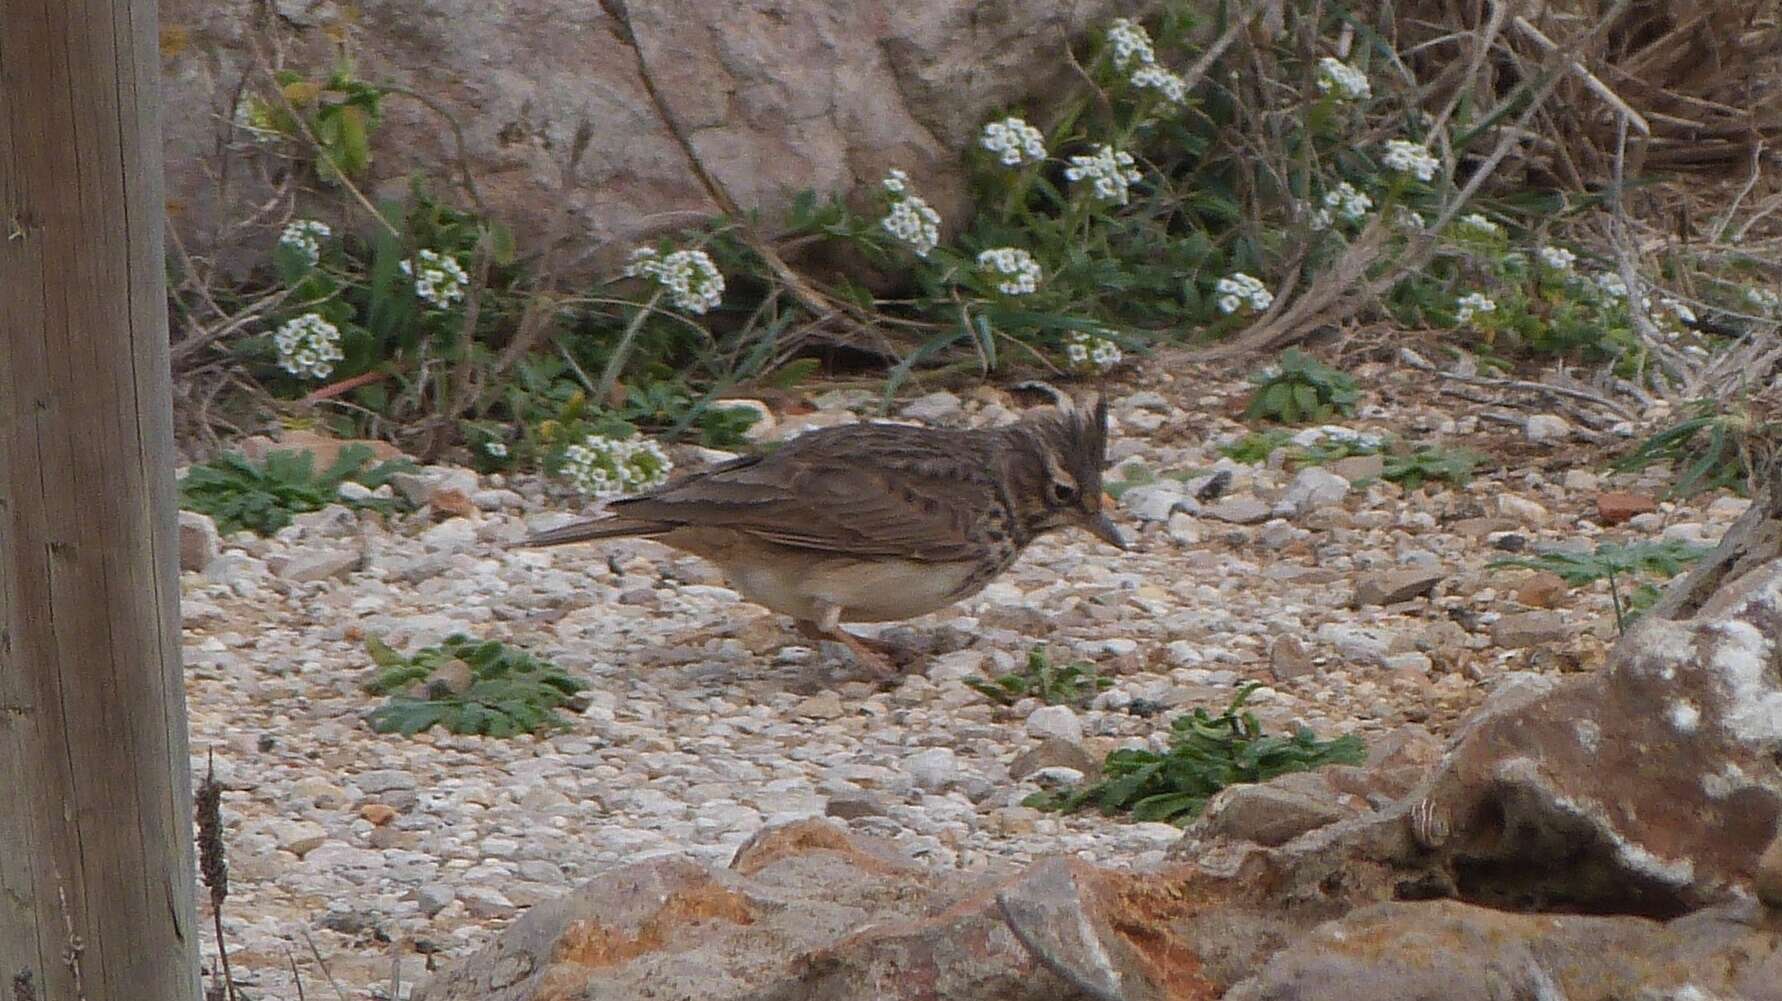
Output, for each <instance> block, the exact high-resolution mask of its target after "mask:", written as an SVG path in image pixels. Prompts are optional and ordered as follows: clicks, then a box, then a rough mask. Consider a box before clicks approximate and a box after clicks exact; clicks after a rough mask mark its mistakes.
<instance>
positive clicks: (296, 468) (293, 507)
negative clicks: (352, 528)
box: [179, 445, 414, 535]
mask: <svg viewBox="0 0 1782 1001" xmlns="http://www.w3.org/2000/svg"><path fill="white" fill-rule="evenodd" d="M371 458H372V451H371V449H370V448H368V447H366V446H364V445H348V446H346V447H345V448H342V449H341V450H340V454H339V456H337V457H336V458H335V460H334V462H333V463H332V464H331V465H329V466H328V468H326V469H324V470H322V471H321V472H319V473H318V472H316V471H315V454H314V453H312V452H308V451H279V452H271V453H269V454H268V455H267V456H266V459H265V461H264V462H262V463H261V464H259V465H255V464H254V463H252V462H249V461H248V460H247V458H246V457H245V456H243V455H241V454H240V453H238V452H226V453H224V454H222V455H219V456H217V457H216V458H214V459H211V460H210V461H209V462H205V463H202V464H200V465H196V466H193V467H192V468H191V469H190V470H189V471H187V473H186V475H185V477H184V478H183V479H181V480H180V481H179V497H180V507H182V508H185V509H186V510H188V511H197V512H199V513H201V514H207V515H210V516H211V518H212V519H214V520H215V521H216V523H217V529H218V531H221V532H237V531H240V530H242V529H244V528H245V529H247V530H249V531H252V532H257V533H259V534H260V535H271V534H272V533H274V532H276V531H278V530H279V529H281V528H284V527H285V526H286V525H289V524H290V523H291V518H292V516H293V515H298V514H302V513H304V512H306V511H319V510H321V509H322V508H324V507H326V506H327V505H329V504H341V503H351V504H353V505H355V506H358V507H371V508H378V509H384V510H388V509H389V508H391V507H392V506H393V505H394V501H384V500H376V499H367V500H359V501H352V502H348V501H345V500H343V499H342V498H341V496H340V485H341V484H342V483H345V482H347V481H349V480H350V481H352V482H354V483H358V484H361V485H362V486H365V487H368V488H370V489H373V490H375V489H377V488H378V487H380V486H383V485H384V484H385V483H388V482H389V481H390V478H391V477H392V476H394V475H396V474H397V473H400V472H405V471H408V470H411V469H413V468H414V464H413V463H411V462H409V461H408V460H406V459H390V460H388V461H385V462H381V463H378V464H377V465H376V466H373V467H371V468H369V469H367V468H365V466H366V464H367V463H368V462H370V461H371Z"/></svg>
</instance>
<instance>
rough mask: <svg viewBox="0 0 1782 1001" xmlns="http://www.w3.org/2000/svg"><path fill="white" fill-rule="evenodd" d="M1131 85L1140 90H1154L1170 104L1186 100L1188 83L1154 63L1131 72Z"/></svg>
mask: <svg viewBox="0 0 1782 1001" xmlns="http://www.w3.org/2000/svg"><path fill="white" fill-rule="evenodd" d="M1131 80H1132V85H1133V86H1134V87H1137V88H1138V89H1140V90H1154V91H1156V92H1157V93H1159V94H1162V95H1163V99H1164V100H1166V101H1168V102H1169V103H1171V104H1182V103H1184V102H1186V101H1187V100H1188V81H1186V80H1184V79H1182V74H1180V73H1175V72H1172V71H1170V70H1166V69H1164V68H1163V67H1161V66H1159V65H1157V64H1156V63H1146V64H1145V65H1143V66H1140V67H1139V68H1138V69H1135V70H1133V71H1132V77H1131Z"/></svg>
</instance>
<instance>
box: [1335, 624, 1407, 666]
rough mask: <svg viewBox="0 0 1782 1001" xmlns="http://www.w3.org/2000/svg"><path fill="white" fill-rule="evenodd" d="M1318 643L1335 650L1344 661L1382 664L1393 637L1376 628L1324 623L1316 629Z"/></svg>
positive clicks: (1389, 650)
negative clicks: (1327, 645)
mask: <svg viewBox="0 0 1782 1001" xmlns="http://www.w3.org/2000/svg"><path fill="white" fill-rule="evenodd" d="M1317 637H1318V642H1320V643H1327V644H1329V645H1330V646H1332V647H1335V648H1336V652H1337V654H1338V655H1339V656H1341V657H1342V658H1343V659H1344V660H1355V661H1361V662H1363V663H1369V664H1384V663H1385V662H1386V655H1387V654H1389V653H1392V652H1394V651H1393V649H1392V645H1393V641H1394V636H1393V635H1392V634H1391V633H1390V632H1388V631H1387V630H1385V629H1382V628H1380V627H1378V626H1358V625H1353V624H1350V623H1346V622H1326V623H1324V624H1323V625H1321V626H1319V627H1318V634H1317Z"/></svg>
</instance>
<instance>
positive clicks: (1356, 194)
mask: <svg viewBox="0 0 1782 1001" xmlns="http://www.w3.org/2000/svg"><path fill="white" fill-rule="evenodd" d="M1373 207H1374V200H1373V199H1372V198H1369V197H1368V196H1367V194H1366V192H1362V191H1357V190H1356V188H1355V185H1353V184H1350V183H1349V182H1348V181H1344V182H1343V183H1341V184H1339V185H1337V186H1336V187H1335V188H1334V189H1332V190H1330V191H1326V192H1325V193H1324V207H1323V208H1321V209H1319V210H1318V211H1317V212H1316V213H1314V214H1313V215H1312V228H1313V229H1329V228H1330V223H1331V221H1332V219H1333V218H1335V219H1341V220H1343V221H1344V222H1360V221H1361V220H1363V219H1365V218H1367V212H1368V210H1369V209H1371V208H1373Z"/></svg>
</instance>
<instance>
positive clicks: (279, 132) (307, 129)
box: [237, 49, 386, 184]
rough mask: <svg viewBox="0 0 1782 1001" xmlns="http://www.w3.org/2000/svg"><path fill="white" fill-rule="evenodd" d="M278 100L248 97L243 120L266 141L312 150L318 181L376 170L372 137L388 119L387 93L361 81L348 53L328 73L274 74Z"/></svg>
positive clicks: (288, 70) (243, 102)
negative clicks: (372, 161) (384, 106)
mask: <svg viewBox="0 0 1782 1001" xmlns="http://www.w3.org/2000/svg"><path fill="white" fill-rule="evenodd" d="M273 81H274V83H276V84H277V88H278V89H277V91H276V93H274V94H272V95H265V94H259V93H247V94H244V95H243V96H242V98H241V108H240V113H239V117H238V119H237V121H238V124H239V126H240V127H241V128H243V129H245V130H246V131H247V132H248V133H249V134H250V135H252V136H254V137H256V138H257V139H259V140H260V141H263V142H270V141H278V140H286V141H291V142H295V143H298V144H301V145H304V146H307V147H308V148H309V149H310V151H311V152H312V154H313V155H314V162H315V171H316V176H317V177H319V178H321V179H322V180H323V181H325V182H328V183H332V184H338V183H340V182H341V181H342V180H344V179H349V178H355V177H359V176H361V175H363V174H364V173H365V171H366V170H367V169H368V168H369V167H370V166H371V157H372V142H371V141H372V136H373V135H374V133H375V132H376V131H377V127H378V124H379V123H380V122H381V121H382V119H383V107H382V106H383V100H384V97H385V94H386V91H385V89H384V88H382V87H379V86H377V85H375V84H373V83H370V82H368V81H365V80H361V79H359V77H358V74H357V73H356V72H355V71H354V69H353V64H352V61H351V60H350V59H348V58H347V56H346V52H345V50H344V49H342V51H341V53H340V56H339V58H338V59H337V60H336V61H335V63H334V67H333V68H332V69H331V70H329V71H328V72H326V73H323V74H319V75H318V74H310V73H304V72H302V71H299V70H297V69H292V68H289V67H287V68H285V69H281V70H279V71H277V72H276V73H274V74H273Z"/></svg>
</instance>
